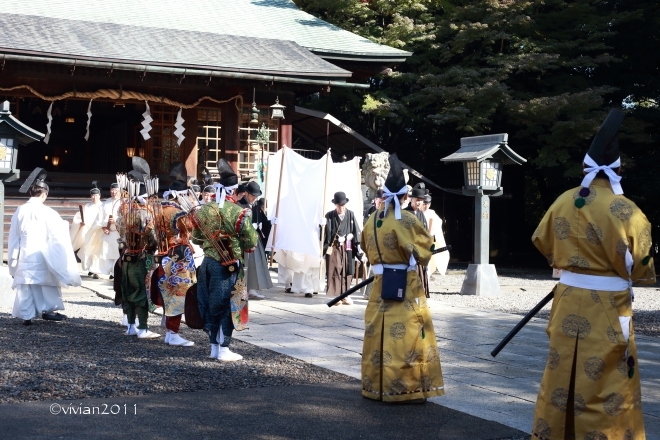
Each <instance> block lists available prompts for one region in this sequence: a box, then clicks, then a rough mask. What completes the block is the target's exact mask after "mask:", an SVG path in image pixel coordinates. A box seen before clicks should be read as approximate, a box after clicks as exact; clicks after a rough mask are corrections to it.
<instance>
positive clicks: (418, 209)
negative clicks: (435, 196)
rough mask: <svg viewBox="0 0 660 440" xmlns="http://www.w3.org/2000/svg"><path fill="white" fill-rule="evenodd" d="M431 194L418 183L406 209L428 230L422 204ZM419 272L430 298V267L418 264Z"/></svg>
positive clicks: (424, 186)
mask: <svg viewBox="0 0 660 440" xmlns="http://www.w3.org/2000/svg"><path fill="white" fill-rule="evenodd" d="M427 195H429V191H428V190H427V189H426V185H424V184H423V183H421V182H420V183H418V184H417V185H415V186H413V189H412V192H411V193H410V205H408V207H407V208H406V211H410V212H412V213H413V214H415V217H417V218H418V219H419V221H420V222H422V225H424V229H426V230H427V231H428V230H429V224H428V222H427V221H426V216H425V215H424V212H423V211H422V204H423V203H424V198H425V197H426V196H427ZM417 273H418V274H419V278H420V280H421V282H422V285H423V286H424V292H426V297H427V298H429V297H430V296H429V276H428V268H427V267H426V266H422V265H421V264H418V265H417Z"/></svg>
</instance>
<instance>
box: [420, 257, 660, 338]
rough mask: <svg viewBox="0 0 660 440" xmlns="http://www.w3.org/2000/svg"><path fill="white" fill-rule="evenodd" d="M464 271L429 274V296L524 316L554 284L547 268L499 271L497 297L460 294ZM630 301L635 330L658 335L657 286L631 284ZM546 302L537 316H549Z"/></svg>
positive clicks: (451, 303) (659, 305) (659, 290)
mask: <svg viewBox="0 0 660 440" xmlns="http://www.w3.org/2000/svg"><path fill="white" fill-rule="evenodd" d="M464 274H465V271H464V270H451V269H450V270H448V271H447V274H446V275H445V276H444V277H443V276H440V275H439V274H436V275H433V276H432V277H431V284H430V290H431V294H432V298H433V299H435V300H439V301H441V302H443V303H446V304H447V305H448V306H461V307H474V308H476V309H479V310H496V311H499V312H506V313H515V314H517V315H525V314H527V312H529V310H530V309H531V308H533V307H534V306H535V305H536V304H538V303H539V302H540V301H541V299H543V297H545V296H546V295H547V294H548V293H549V292H550V291H551V290H552V288H553V287H554V286H555V284H557V280H556V279H553V278H552V277H551V270H550V269H548V270H547V271H538V270H525V271H522V270H520V271H518V270H499V271H498V275H499V276H498V278H499V281H500V286H501V288H502V296H500V297H494V298H489V297H477V296H467V295H460V294H459V293H460V290H461V285H462V284H463V278H464ZM634 290H635V301H634V302H633V311H634V321H633V322H634V327H635V331H636V332H638V333H642V334H645V335H649V336H660V288H659V287H658V286H645V287H634ZM551 305H552V302H550V303H549V304H548V305H547V306H546V307H544V308H543V309H542V310H541V311H540V312H539V313H538V315H537V317H539V318H544V319H547V318H548V316H549V315H550V306H551Z"/></svg>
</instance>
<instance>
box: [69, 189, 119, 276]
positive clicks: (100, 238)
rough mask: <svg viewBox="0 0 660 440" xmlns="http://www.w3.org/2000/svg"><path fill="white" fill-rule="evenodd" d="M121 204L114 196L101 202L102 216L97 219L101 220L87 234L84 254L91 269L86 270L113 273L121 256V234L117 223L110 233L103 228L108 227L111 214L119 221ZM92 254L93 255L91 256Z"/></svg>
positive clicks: (106, 273)
mask: <svg viewBox="0 0 660 440" xmlns="http://www.w3.org/2000/svg"><path fill="white" fill-rule="evenodd" d="M120 205H121V199H119V200H114V199H112V198H110V199H108V200H106V201H105V202H103V203H101V208H100V217H97V219H99V218H100V222H95V223H94V224H93V225H92V226H91V227H90V229H89V230H88V231H87V233H86V234H85V248H84V255H85V257H86V258H87V261H89V263H90V265H89V269H86V268H84V267H83V268H84V269H85V270H89V271H90V272H93V273H101V274H104V275H111V274H112V273H113V269H114V266H115V262H116V261H117V259H118V258H119V243H117V240H118V239H119V238H120V236H119V232H118V231H117V226H116V224H115V225H112V226H111V227H110V232H109V233H108V234H106V233H105V232H103V228H104V227H107V225H108V221H109V220H110V216H112V218H113V219H114V220H115V221H117V216H118V215H119V207H120ZM85 215H87V213H85ZM85 218H86V217H85ZM97 223H99V226H98V227H97V226H96V224H97ZM78 255H80V253H79V254H78ZM90 256H93V257H91V258H90ZM81 260H82V258H81Z"/></svg>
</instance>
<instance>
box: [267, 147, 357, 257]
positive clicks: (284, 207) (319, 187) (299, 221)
mask: <svg viewBox="0 0 660 440" xmlns="http://www.w3.org/2000/svg"><path fill="white" fill-rule="evenodd" d="M283 152H284V149H280V150H279V151H278V152H277V153H276V154H274V155H272V156H270V157H269V158H268V172H267V174H266V181H267V183H266V194H265V197H266V200H267V201H268V203H267V205H268V209H267V215H268V218H269V219H270V220H271V222H273V227H272V228H271V230H270V236H269V237H268V245H267V249H273V248H274V249H276V250H278V249H282V250H287V251H292V252H299V253H302V254H305V255H307V256H310V257H313V258H320V257H321V241H320V240H321V237H320V229H319V225H320V224H321V223H322V219H323V217H324V215H325V213H324V212H323V209H324V206H325V209H326V211H331V210H333V209H335V207H334V205H333V204H332V202H331V200H332V198H333V195H334V193H335V192H339V191H343V192H344V193H346V197H347V198H348V199H349V202H348V203H347V205H346V207H347V208H348V209H350V210H351V211H353V212H354V213H355V217H356V220H357V221H358V225H359V227H360V228H361V226H362V194H361V192H362V191H361V182H360V172H359V163H360V158H359V157H356V158H354V159H353V160H351V161H349V162H343V163H332V162H330V163H329V166H328V182H327V183H328V184H327V187H326V186H325V181H326V160H327V155H325V156H323V157H322V158H321V159H318V160H312V159H306V158H304V157H302V156H301V155H299V154H298V153H296V152H295V151H293V150H291V149H290V148H287V149H286V154H284V153H283ZM283 154H284V168H283V174H282V176H281V185H280V167H281V165H282V155H283ZM324 188H325V196H324V191H323V190H324ZM278 193H279V210H278ZM324 201H325V205H324ZM276 212H277V214H276ZM275 217H277V219H276V220H275ZM275 224H277V226H275ZM273 235H275V243H274V245H273Z"/></svg>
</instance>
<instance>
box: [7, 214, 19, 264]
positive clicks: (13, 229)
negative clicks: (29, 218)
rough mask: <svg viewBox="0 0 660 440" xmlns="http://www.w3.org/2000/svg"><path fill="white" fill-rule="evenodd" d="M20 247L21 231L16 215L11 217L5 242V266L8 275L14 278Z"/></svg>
mask: <svg viewBox="0 0 660 440" xmlns="http://www.w3.org/2000/svg"><path fill="white" fill-rule="evenodd" d="M20 245H21V231H20V229H19V225H18V216H17V215H16V213H14V215H12V216H11V226H10V227H9V238H8V241H7V265H8V266H9V274H10V275H11V276H14V273H15V272H16V265H17V264H18V258H19V250H20Z"/></svg>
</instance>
